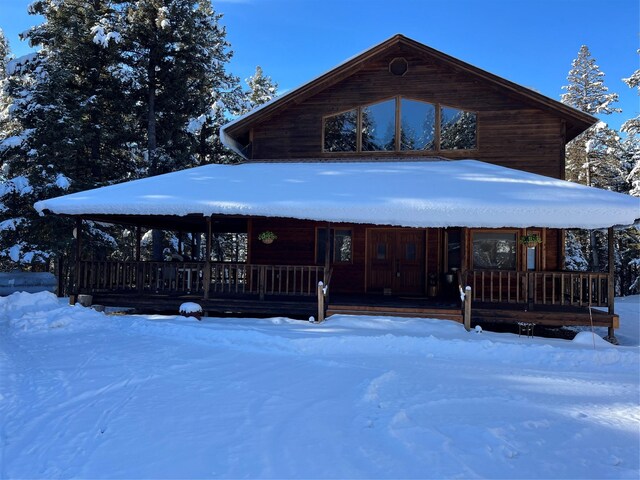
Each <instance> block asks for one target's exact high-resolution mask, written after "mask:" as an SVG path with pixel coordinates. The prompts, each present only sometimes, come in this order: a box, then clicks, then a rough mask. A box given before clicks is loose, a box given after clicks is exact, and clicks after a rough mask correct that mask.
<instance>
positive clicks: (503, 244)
mask: <svg viewBox="0 0 640 480" xmlns="http://www.w3.org/2000/svg"><path fill="white" fill-rule="evenodd" d="M517 245H518V244H517V241H516V233H515V232H514V233H509V232H473V268H474V269H478V270H515V269H516V267H517V264H518V262H517Z"/></svg>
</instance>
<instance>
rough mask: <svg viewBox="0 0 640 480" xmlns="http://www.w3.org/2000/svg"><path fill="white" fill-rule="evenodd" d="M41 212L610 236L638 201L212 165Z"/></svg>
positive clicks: (466, 179) (462, 180)
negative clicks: (604, 232)
mask: <svg viewBox="0 0 640 480" xmlns="http://www.w3.org/2000/svg"><path fill="white" fill-rule="evenodd" d="M35 208H36V209H37V210H38V211H39V212H41V213H54V214H66V215H81V216H84V217H86V218H92V217H94V218H100V219H103V220H104V219H105V218H108V217H110V216H113V217H117V216H123V215H126V216H187V215H189V216H191V217H192V218H193V215H198V216H199V215H204V216H209V215H241V216H264V217H287V218H295V219H307V220H318V221H330V222H347V223H371V224H378V225H397V226H406V227H452V226H465V227H487V228H496V227H520V228H524V227H531V226H536V227H552V228H553V227H555V228H605V227H610V226H615V225H629V224H632V223H634V222H635V221H636V220H637V219H638V218H640V198H635V197H630V196H628V195H622V194H619V193H614V192H609V191H605V190H600V189H596V188H590V187H585V186H583V185H578V184H575V183H571V182H567V181H563V180H557V179H553V178H548V177H544V176H540V175H534V174H531V173H526V172H522V171H518V170H513V169H509V168H505V167H500V166H497V165H492V164H487V163H483V162H479V161H476V160H459V161H444V160H439V161H407V160H406V159H403V161H402V162H400V161H385V162H327V161H323V162H321V163H320V161H318V162H313V163H311V162H308V161H307V162H286V163H284V162H283V163H246V164H241V165H206V166H202V167H197V168H192V169H188V170H183V171H179V172H173V173H168V174H165V175H159V176H156V177H151V178H145V179H141V180H135V181H131V182H126V183H121V184H118V185H111V186H108V187H102V188H97V189H94V190H88V191H85V192H78V193H74V194H71V195H65V196H62V197H57V198H52V199H49V200H44V201H40V202H38V203H36V204H35Z"/></svg>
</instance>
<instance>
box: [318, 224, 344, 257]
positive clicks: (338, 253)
mask: <svg viewBox="0 0 640 480" xmlns="http://www.w3.org/2000/svg"><path fill="white" fill-rule="evenodd" d="M329 234H330V237H329V258H330V259H331V263H350V262H351V256H352V247H351V239H352V235H351V230H348V229H333V228H332V229H331V230H330V233H329ZM326 249H327V229H326V228H318V229H317V230H316V263H320V264H323V263H325V260H326V257H325V252H326Z"/></svg>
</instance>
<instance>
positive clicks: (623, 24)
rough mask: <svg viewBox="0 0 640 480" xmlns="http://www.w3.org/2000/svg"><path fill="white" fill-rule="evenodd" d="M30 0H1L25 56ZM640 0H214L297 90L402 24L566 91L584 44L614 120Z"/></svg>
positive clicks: (485, 65) (492, 65) (239, 60)
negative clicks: (22, 38) (609, 95)
mask: <svg viewBox="0 0 640 480" xmlns="http://www.w3.org/2000/svg"><path fill="white" fill-rule="evenodd" d="M30 3H31V0H0V27H1V28H3V29H4V31H5V33H6V35H7V37H8V38H9V41H10V42H11V47H12V50H13V51H14V53H15V54H16V55H21V54H24V53H26V52H28V51H29V47H28V46H27V45H25V44H24V42H19V40H18V33H19V32H21V31H24V30H26V29H27V28H29V26H31V25H33V24H34V23H37V21H38V20H37V19H36V18H34V17H31V16H29V15H27V13H26V10H27V6H28V5H29V4H30ZM639 3H640V2H638V0H483V1H480V0H384V1H383V0H368V1H366V0H223V1H215V0H214V2H213V5H214V8H215V9H216V11H217V12H219V13H222V14H224V17H223V19H222V23H223V25H225V26H226V28H227V33H228V37H227V38H228V40H229V41H230V42H231V45H232V49H233V51H234V52H235V55H234V58H233V61H232V63H231V67H230V71H231V72H232V73H234V74H235V75H238V76H239V77H241V78H242V79H244V78H247V77H248V76H249V75H251V74H252V73H253V71H254V69H255V66H256V65H260V66H261V67H262V68H263V69H264V71H265V73H266V74H267V75H270V76H271V77H272V78H273V79H274V80H276V81H277V82H278V83H279V85H280V90H281V91H283V90H289V89H292V88H295V87H296V86H298V85H300V84H302V83H305V82H307V81H309V80H311V79H313V78H315V77H316V76H318V75H319V74H321V73H324V72H325V71H327V70H329V69H331V68H333V67H334V66H336V65H337V64H339V63H340V62H342V61H344V60H345V59H347V58H349V57H351V56H353V55H355V54H357V53H360V52H362V51H363V50H366V49H367V48H369V47H371V46H373V45H375V44H377V43H379V42H381V41H383V40H384V39H386V38H388V37H390V36H392V35H394V34H396V33H402V34H404V35H406V36H408V37H411V38H413V39H415V40H417V41H419V42H422V43H424V44H426V45H429V46H430V47H433V48H435V49H437V50H440V51H442V52H445V53H447V54H449V55H452V56H454V57H457V58H459V59H461V60H463V61H465V62H468V63H471V64H473V65H475V66H477V67H480V68H482V69H484V70H488V71H489V72H492V73H494V74H496V75H500V76H502V77H505V78H507V79H509V80H512V81H514V82H516V83H519V84H521V85H524V86H527V87H529V88H533V89H535V90H537V91H539V92H541V93H543V94H545V95H547V96H549V97H551V98H554V99H556V100H557V99H559V96H560V94H561V93H562V90H561V87H562V85H565V84H566V76H567V73H568V71H569V69H570V68H571V61H572V60H573V59H574V58H575V56H576V54H577V52H578V49H579V48H580V46H581V45H583V44H585V45H587V46H588V47H589V49H590V50H591V53H592V55H593V56H594V57H595V58H596V60H597V63H598V64H599V65H600V68H601V70H602V71H603V72H605V74H606V78H605V82H606V85H607V86H608V87H609V90H610V91H612V92H616V93H618V94H619V95H620V102H619V104H618V106H619V107H621V108H622V109H623V113H622V114H620V115H610V116H606V117H603V120H604V121H606V122H607V123H609V124H610V125H611V126H612V127H614V128H619V126H620V124H621V123H622V122H623V121H624V120H626V119H627V118H631V117H634V116H636V115H638V113H639V112H640V104H639V97H638V95H637V92H636V91H634V90H631V89H629V88H628V87H627V86H626V85H625V84H624V83H622V81H621V80H620V79H621V78H622V77H628V76H630V75H631V73H632V72H633V71H634V70H636V69H638V68H639V66H640V62H639V59H640V56H639V55H638V54H637V53H636V50H637V49H638V48H639V46H640V42H639V40H640V36H639V34H640V26H639V25H640V6H639Z"/></svg>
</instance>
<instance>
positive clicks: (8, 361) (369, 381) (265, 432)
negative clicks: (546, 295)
mask: <svg viewBox="0 0 640 480" xmlns="http://www.w3.org/2000/svg"><path fill="white" fill-rule="evenodd" d="M617 306H618V310H619V311H620V313H621V314H622V328H621V330H620V331H619V332H618V336H619V339H620V340H621V342H622V344H623V345H622V346H619V347H613V346H610V345H609V344H606V343H605V342H603V341H600V339H599V338H597V339H596V341H595V349H594V339H593V337H592V335H591V334H590V333H586V332H583V333H581V334H579V335H578V337H576V340H574V341H566V340H559V339H541V338H533V339H532V338H526V337H518V336H517V335H512V334H497V333H491V332H487V331H485V332H482V333H477V332H474V331H472V332H466V331H465V330H464V329H463V327H462V326H461V325H459V324H456V323H453V322H449V321H444V320H424V319H399V318H387V317H350V316H335V317H330V318H329V319H328V320H327V321H326V322H325V323H324V324H321V325H312V324H308V323H306V322H301V321H293V320H288V319H285V318H274V319H269V320H257V319H218V318H204V319H203V320H202V321H201V322H198V321H197V320H195V319H193V318H190V319H186V318H183V317H160V316H125V315H120V316H115V315H112V316H108V315H104V314H102V313H97V312H95V311H93V310H90V309H85V308H83V307H80V306H77V307H69V306H63V305H61V304H60V302H59V301H58V300H57V299H56V298H55V297H53V296H51V295H49V294H35V295H29V294H14V295H12V296H10V297H6V298H0V478H12V479H16V478H45V477H46V478H78V477H79V478H176V477H180V478H203V477H225V478H229V477H233V478H247V477H249V478H256V477H257V478H274V477H277V478H290V477H297V478H300V477H313V478H365V477H366V478H433V477H436V478H460V477H464V478H634V479H637V478H638V477H639V475H640V461H639V456H640V406H639V403H640V400H639V394H640V390H639V382H640V347H639V345H640V342H639V327H638V324H639V322H640V319H639V316H640V314H639V309H640V308H639V307H640V303H639V297H637V296H636V297H633V298H627V299H619V300H618V304H617ZM603 333H606V332H603Z"/></svg>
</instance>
